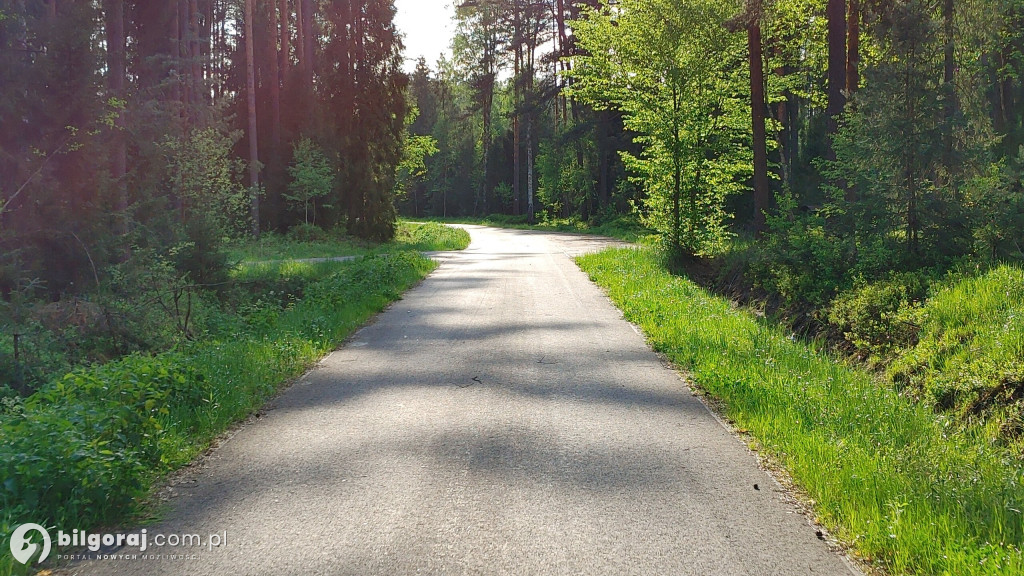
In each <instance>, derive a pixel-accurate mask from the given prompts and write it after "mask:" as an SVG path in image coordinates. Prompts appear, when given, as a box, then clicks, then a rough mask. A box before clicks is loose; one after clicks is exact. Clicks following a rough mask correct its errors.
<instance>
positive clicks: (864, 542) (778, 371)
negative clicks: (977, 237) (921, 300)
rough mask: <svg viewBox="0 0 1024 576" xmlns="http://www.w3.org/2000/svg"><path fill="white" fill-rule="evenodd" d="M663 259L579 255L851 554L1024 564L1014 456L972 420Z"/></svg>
mask: <svg viewBox="0 0 1024 576" xmlns="http://www.w3.org/2000/svg"><path fill="white" fill-rule="evenodd" d="M660 261H661V258H660V257H659V255H658V254H656V253H654V252H653V251H651V250H614V251H607V252H603V253H601V254H596V255H590V256H584V257H582V258H580V259H579V260H578V262H579V264H580V266H581V267H582V268H583V269H584V270H585V271H586V272H587V273H588V274H590V276H591V278H592V279H594V280H595V281H596V282H598V283H599V284H601V285H602V286H604V287H605V288H606V289H607V290H608V291H609V295H610V297H611V298H612V300H613V301H614V302H615V303H616V304H617V305H618V306H619V307H620V308H622V310H623V312H624V313H625V316H626V318H627V319H629V320H630V321H633V322H636V323H637V324H638V325H640V326H641V327H642V328H643V330H644V332H645V333H646V334H647V337H648V339H649V340H650V341H651V343H652V345H653V346H654V348H655V349H656V350H658V351H660V352H663V353H665V354H666V355H667V356H668V357H669V358H671V359H672V360H673V361H674V362H676V363H677V364H678V365H679V366H680V367H681V368H683V369H685V370H686V371H687V372H688V373H689V374H690V375H692V378H693V381H694V383H695V384H696V385H697V386H699V387H700V388H701V389H702V390H703V391H705V392H706V393H707V394H709V395H711V396H713V397H714V398H716V399H717V400H718V401H720V402H721V406H722V407H723V408H722V409H723V410H724V412H725V415H726V416H727V417H728V418H729V419H730V420H731V421H733V422H735V424H736V426H737V427H738V428H742V429H744V430H748V431H749V432H750V434H751V435H752V436H753V437H754V438H756V439H757V441H758V443H759V445H760V446H762V447H763V449H764V451H766V452H767V453H768V454H770V455H771V456H772V457H773V458H775V459H777V460H778V462H780V463H781V464H782V465H783V466H785V468H786V469H787V470H788V471H789V473H790V474H791V475H792V477H793V479H794V480H795V481H796V483H797V484H798V485H799V486H800V487H801V488H802V489H803V490H806V492H807V494H808V496H809V497H810V498H811V502H812V503H813V507H814V514H815V517H816V518H817V519H818V520H820V521H821V522H823V523H824V524H826V525H827V526H829V527H830V529H832V530H833V532H834V533H836V534H838V535H839V537H840V538H841V539H842V540H844V541H846V542H850V543H852V547H853V550H854V553H855V554H857V555H859V556H861V557H864V558H867V559H870V560H874V561H876V562H878V563H879V564H880V566H881V567H882V568H883V569H884V570H886V571H887V573H890V574H957V575H964V576H969V575H975V574H990V575H996V574H999V575H1003V574H1005V575H1007V576H1009V575H1010V574H1020V573H1021V572H1024V555H1022V553H1021V550H1020V543H1021V542H1024V523H1022V522H1021V516H1020V512H1019V510H1021V506H1022V504H1024V488H1022V487H1024V467H1022V465H1021V462H1020V460H1019V458H1017V457H1015V456H1014V455H1011V454H1008V453H1007V451H1005V450H1003V449H1000V448H998V447H995V446H993V445H992V444H991V443H990V442H988V441H987V439H986V438H984V437H982V436H981V435H979V434H977V433H974V432H973V431H971V430H965V431H961V432H954V431H953V430H952V429H951V427H950V426H949V421H948V419H946V418H943V417H940V416H936V415H935V414H934V413H933V412H932V411H931V410H930V409H929V408H928V407H926V406H923V405H921V404H918V403H914V402H912V401H910V399H908V398H905V397H903V396H901V395H899V394H897V393H896V392H894V391H893V390H891V389H889V388H888V387H886V386H879V385H878V382H877V381H876V380H875V379H874V378H872V376H871V375H870V374H869V373H867V372H865V371H862V370H857V369H851V368H848V367H846V366H844V365H842V364H841V363H837V362H835V361H833V360H832V359H830V358H829V357H828V356H827V355H825V354H822V353H820V352H819V351H817V350H815V349H814V347H812V346H808V345H806V344H802V343H799V342H794V341H793V340H791V339H790V337H789V334H788V333H787V332H783V331H782V330H779V329H777V328H775V327H772V326H770V325H767V324H766V323H764V322H761V321H758V320H757V318H756V317H754V316H753V315H752V314H750V313H748V312H746V311H743V310H738V309H737V308H736V307H735V306H734V305H733V304H732V302H730V301H728V300H726V299H724V298H717V297H714V296H711V295H709V294H708V293H707V292H705V291H704V290H702V289H700V288H699V287H697V286H696V285H695V284H693V283H692V282H690V281H688V280H686V279H684V278H680V277H677V276H673V275H671V274H669V273H668V272H667V271H666V270H665V269H664V268H663V267H662V266H661V265H660ZM1002 274H1004V275H1005V276H1006V277H1007V280H1008V281H1009V282H1011V283H1003V284H1001V285H1000V286H999V288H1011V287H1012V286H1015V287H1016V289H1017V290H1018V292H1017V294H1024V290H1021V289H1020V286H1021V285H1020V271H1019V270H1017V271H1013V272H1010V271H1006V272H1003V273H1002ZM1010 278H1016V279H1015V280H1012V281H1010V280H1009V279H1010ZM966 289H967V287H966V286H965V290H966ZM1002 294H1005V292H1003V293H1002ZM1003 298H1004V297H1003V296H1001V297H1000V298H998V299H997V298H996V294H995V292H994V291H993V293H992V294H991V295H990V296H989V297H984V298H983V302H987V303H988V304H983V305H979V308H981V309H980V310H979V309H975V310H974V312H982V310H986V311H989V312H994V311H995V310H994V309H990V308H988V305H995V304H996V303H997V302H1000V301H1001V300H1003ZM1014 299H1015V300H1016V299H1017V298H1016V297H1014ZM971 301H972V300H971V299H968V300H965V301H963V302H962V303H961V305H966V304H968V303H969V302H971ZM1002 310H1003V311H1004V314H1005V310H1006V308H1002ZM1002 317H1003V318H1004V319H1005V318H1007V316H1005V315H1003V316H1002ZM1018 317H1019V315H1018ZM993 320H995V317H994V316H993ZM1018 324H1019V323H1018ZM995 326H996V323H995V322H993V327H995ZM926 330H927V329H926ZM922 341H923V340H922ZM975 356H976V357H977V355H975Z"/></svg>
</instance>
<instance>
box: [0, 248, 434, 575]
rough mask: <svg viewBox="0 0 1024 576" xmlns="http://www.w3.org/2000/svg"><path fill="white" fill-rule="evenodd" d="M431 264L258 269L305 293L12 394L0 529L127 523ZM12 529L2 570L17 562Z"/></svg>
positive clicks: (406, 260)
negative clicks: (19, 396) (12, 557)
mask: <svg viewBox="0 0 1024 576" xmlns="http://www.w3.org/2000/svg"><path fill="white" fill-rule="evenodd" d="M435 266H436V264H434V263H433V262H431V261H430V260H427V259H425V258H423V257H421V256H419V255H416V254H413V253H409V252H396V253H393V254H389V255H386V256H372V257H367V258H363V259H361V260H358V261H355V262H349V263H343V264H341V263H328V264H322V265H312V264H287V265H278V266H276V267H265V268H262V269H259V270H250V271H249V272H247V280H248V281H250V282H255V281H262V282H264V283H266V285H267V286H270V285H275V287H280V282H281V281H284V282H285V283H286V284H288V283H290V284H291V285H292V290H293V291H294V292H299V291H301V292H302V296H301V298H284V299H281V298H278V297H276V294H275V292H276V291H275V290H269V291H268V292H266V293H264V294H262V295H259V296H258V297H256V298H255V299H254V300H252V301H251V302H250V303H249V304H248V305H246V306H243V307H242V308H241V309H242V310H244V311H245V316H244V317H243V318H242V321H241V322H238V321H225V322H223V323H222V324H221V326H220V329H219V331H216V332H214V333H211V334H210V335H209V336H208V337H207V338H206V339H204V340H203V341H201V342H195V343H191V344H185V345H183V346H181V347H180V348H179V350H177V351H175V352H167V353H164V354H160V355H157V356H130V357H128V358H125V359H122V360H119V361H116V362H111V363H108V364H106V365H104V366H100V367H93V368H83V369H79V370H77V371H74V372H72V373H70V374H68V375H67V376H65V377H64V378H61V379H58V380H57V381H55V382H53V383H52V384H50V385H48V386H47V387H45V388H44V389H43V390H41V391H40V392H39V393H37V394H36V395H34V396H33V397H31V398H29V399H28V400H26V401H25V402H24V403H21V402H16V401H15V402H13V403H12V402H5V403H4V406H5V409H4V410H3V411H2V412H0V503H2V509H0V510H2V511H0V525H2V526H5V527H10V526H16V525H18V524H20V523H23V522H37V523H41V524H43V525H44V526H63V527H69V526H75V527H80V528H86V529H88V528H90V527H95V526H97V525H101V524H105V523H110V522H115V521H117V520H119V519H120V518H122V517H123V515H124V514H125V513H127V512H130V511H131V510H132V507H133V506H134V502H133V498H136V497H139V496H143V495H145V494H146V492H147V490H148V489H149V488H150V486H151V484H152V482H153V481H154V479H156V478H157V477H158V476H159V475H160V474H162V473H164V472H166V471H168V470H171V469H173V468H176V467H179V466H182V465H184V464H186V463H188V462H189V461H191V459H192V458H193V457H195V456H196V455H197V454H198V453H199V452H201V451H202V450H204V449H205V448H206V446H208V445H209V442H210V441H211V440H212V439H213V438H215V437H216V436H217V435H218V434H220V433H221V432H223V431H224V430H225V429H226V428H227V427H228V426H230V425H231V424H232V423H233V422H236V421H237V420H239V419H241V418H244V417H245V416H246V415H248V414H249V413H250V412H251V411H252V410H255V409H256V408H258V407H259V406H261V405H262V404H263V403H264V402H265V401H266V400H267V399H268V398H269V397H270V396H271V395H273V394H274V393H275V391H276V390H277V389H278V387H279V386H280V385H281V384H283V383H285V382H287V381H288V380H289V379H290V378H294V377H297V376H299V375H300V374H302V372H303V371H304V370H306V369H307V368H308V366H310V365H311V364H312V363H314V362H315V361H317V360H318V359H319V358H320V357H321V356H322V355H323V354H325V353H326V352H328V351H329V350H330V349H331V348H333V347H334V346H337V345H338V344H340V343H341V342H342V341H343V340H344V339H345V338H346V337H347V336H348V335H349V334H351V333H352V331H354V330H355V329H356V328H358V327H359V326H360V325H362V324H363V323H364V322H365V321H366V320H367V319H368V318H369V317H370V315H372V314H374V313H376V312H379V311H380V310H382V309H383V308H384V307H385V306H386V305H387V304H388V303H389V302H390V301H392V300H394V299H395V298H397V297H398V296H399V295H400V294H401V292H402V291H404V290H405V289H407V288H408V287H410V286H411V285H412V284H413V283H415V282H416V281H418V280H419V279H420V278H422V277H423V276H425V275H426V274H427V273H428V272H430V271H431V270H432V269H433V268H434V267H435ZM287 278H293V279H299V281H298V283H296V282H295V281H294V280H291V281H290V280H286V279H287ZM300 287H301V289H299V288H300ZM10 532H11V531H10V530H4V531H3V532H2V534H3V538H4V540H3V541H0V545H2V552H0V570H4V569H6V568H5V566H11V564H10V562H9V560H7V558H9V556H8V554H7V550H8V542H7V540H6V538H8V537H9V534H10Z"/></svg>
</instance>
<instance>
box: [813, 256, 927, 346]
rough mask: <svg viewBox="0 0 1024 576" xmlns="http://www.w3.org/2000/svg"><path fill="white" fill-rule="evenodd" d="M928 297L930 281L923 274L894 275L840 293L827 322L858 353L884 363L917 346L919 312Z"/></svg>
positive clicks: (830, 310) (832, 304) (831, 308)
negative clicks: (898, 353) (900, 352)
mask: <svg viewBox="0 0 1024 576" xmlns="http://www.w3.org/2000/svg"><path fill="white" fill-rule="evenodd" d="M927 295H928V279H927V278H925V277H922V275H921V274H914V273H898V274H893V275H892V277H890V278H889V279H888V280H885V281H882V282H873V283H867V284H862V285H860V286H856V287H854V288H853V289H851V290H848V291H846V292H843V293H841V294H839V296H838V297H836V299H835V300H833V301H832V303H831V304H830V305H829V308H828V321H829V323H830V324H831V325H832V326H833V327H835V328H836V329H838V330H839V331H840V332H841V333H842V335H843V337H844V338H845V339H846V341H847V342H849V343H850V344H852V345H853V347H854V349H855V350H856V351H857V352H859V353H861V354H864V355H866V356H872V357H874V358H875V359H878V360H885V359H888V358H890V357H891V355H892V354H893V353H895V352H898V351H900V350H903V349H905V348H907V347H910V346H913V345H914V344H916V343H917V336H918V331H919V330H920V326H918V325H917V318H916V316H917V314H916V312H917V310H918V307H919V306H920V305H921V302H923V301H924V299H925V297H926V296H927Z"/></svg>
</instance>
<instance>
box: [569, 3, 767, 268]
mask: <svg viewBox="0 0 1024 576" xmlns="http://www.w3.org/2000/svg"><path fill="white" fill-rule="evenodd" d="M739 8H740V6H739V3H737V2H732V1H730V0H701V1H698V2H686V3H680V2H674V1H671V0H654V1H639V0H628V1H627V0H623V1H622V2H619V3H618V4H617V5H616V6H615V7H614V8H609V7H608V6H607V5H602V7H600V8H597V9H593V10H589V11H587V12H586V13H585V17H584V18H583V19H581V20H578V21H576V22H574V23H573V31H574V33H575V34H576V35H577V38H578V42H579V46H580V48H581V50H583V51H584V53H585V54H586V55H584V56H580V57H578V59H577V62H576V65H575V67H574V69H573V70H572V73H571V76H572V77H573V78H574V79H575V80H576V83H575V84H574V85H573V87H572V92H573V94H574V95H575V96H576V97H578V98H580V99H582V100H583V101H584V102H588V103H590V104H593V105H594V106H597V107H605V108H614V109H617V110H621V111H622V112H623V114H624V115H625V117H624V125H625V127H626V129H628V130H632V131H634V132H636V133H637V136H636V138H635V141H636V142H637V143H638V144H640V145H641V147H642V152H641V153H639V154H633V153H629V152H623V161H624V163H625V165H626V167H627V168H629V169H630V170H632V171H633V173H634V174H635V175H636V178H637V179H638V182H640V183H641V184H642V185H643V186H644V187H645V189H646V191H647V198H646V199H645V200H644V202H643V206H642V208H641V214H642V215H643V218H644V221H645V224H647V225H648V226H650V227H652V228H654V229H656V230H658V231H659V232H661V233H662V234H664V236H665V238H666V240H667V241H668V243H669V245H670V246H672V247H673V248H675V249H677V250H680V251H681V252H682V253H683V254H685V255H688V256H708V255H713V254H715V253H717V252H720V251H721V250H722V249H723V247H724V242H725V240H726V239H727V238H728V236H729V232H728V229H727V222H728V220H729V218H730V216H729V214H727V212H726V211H725V206H724V203H725V199H726V198H727V197H728V196H729V195H731V194H734V193H736V192H738V191H740V190H742V189H743V187H744V186H743V184H742V181H743V179H744V178H745V177H746V176H747V175H749V173H750V171H751V168H750V152H749V129H750V127H749V118H748V115H749V111H748V110H749V105H748V104H745V102H744V100H743V99H742V98H741V97H739V95H740V94H742V87H743V86H744V83H745V80H744V77H743V75H742V73H741V72H737V70H741V71H742V70H744V68H743V66H741V65H740V64H741V63H742V61H743V58H744V55H743V43H742V40H741V39H740V37H739V36H738V35H735V34H730V33H729V32H727V31H726V30H725V27H724V23H725V21H726V20H727V19H728V18H730V17H732V16H733V15H734V14H736V13H737V12H738V11H739Z"/></svg>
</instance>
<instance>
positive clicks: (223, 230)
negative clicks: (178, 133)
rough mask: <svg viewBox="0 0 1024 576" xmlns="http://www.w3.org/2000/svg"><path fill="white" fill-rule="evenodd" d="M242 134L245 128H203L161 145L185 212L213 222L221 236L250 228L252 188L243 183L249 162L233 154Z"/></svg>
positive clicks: (246, 230) (175, 191)
mask: <svg viewBox="0 0 1024 576" xmlns="http://www.w3.org/2000/svg"><path fill="white" fill-rule="evenodd" d="M241 138H242V133H241V132H227V131H224V130H220V129H217V128H202V129H199V130H195V131H193V132H192V133H190V134H188V135H187V136H186V137H184V138H172V137H169V138H167V139H166V140H164V142H163V143H162V146H161V148H162V149H163V151H164V154H165V155H166V166H167V170H168V173H169V175H170V176H171V178H172V191H173V193H174V195H175V196H177V197H178V198H179V199H180V201H181V202H182V203H183V204H184V211H185V213H186V214H188V215H191V216H192V217H196V218H201V219H204V220H205V221H207V222H209V225H211V226H213V227H214V229H215V230H216V232H218V233H219V234H220V235H221V236H228V237H240V236H244V235H245V234H247V233H248V232H249V230H250V221H249V190H248V189H247V188H245V187H244V186H242V185H241V184H239V183H240V182H241V181H242V174H243V171H244V168H245V163H244V162H242V161H241V160H239V159H238V158H236V157H235V156H234V155H233V154H232V149H233V148H234V146H235V144H236V143H237V142H238V141H239V140H240V139H241ZM188 220H189V218H188V217H186V221H188Z"/></svg>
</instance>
